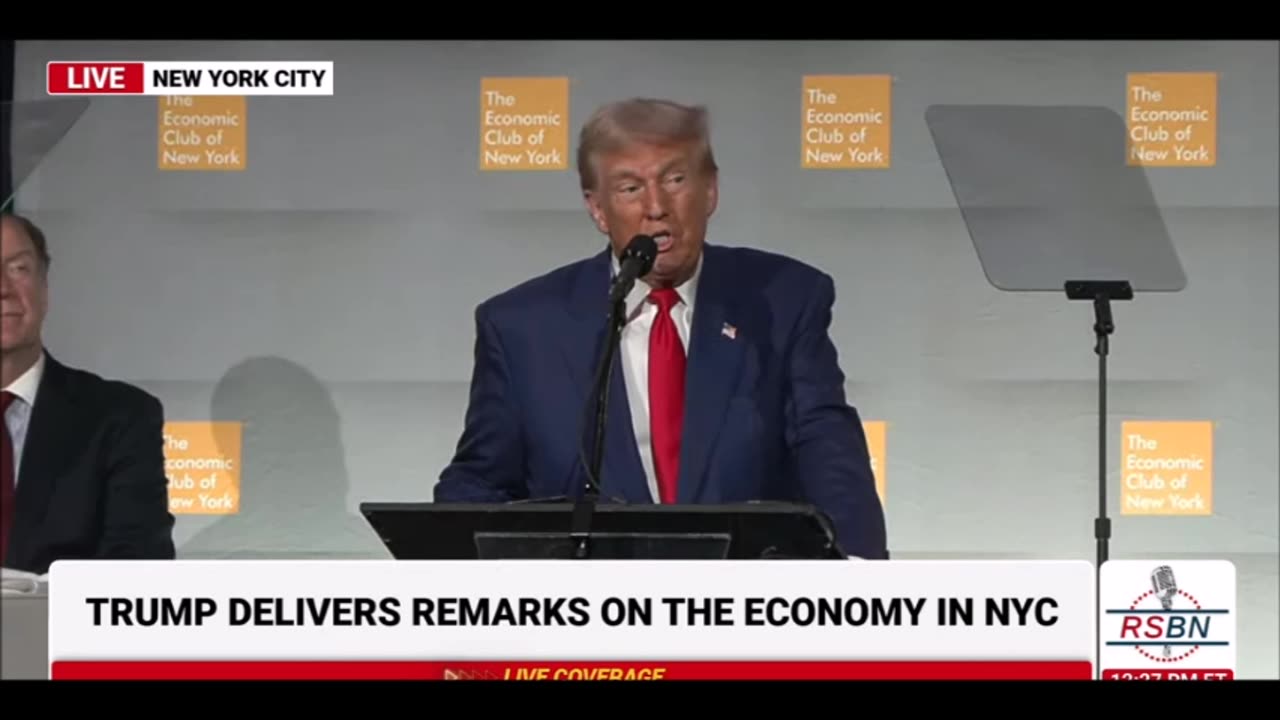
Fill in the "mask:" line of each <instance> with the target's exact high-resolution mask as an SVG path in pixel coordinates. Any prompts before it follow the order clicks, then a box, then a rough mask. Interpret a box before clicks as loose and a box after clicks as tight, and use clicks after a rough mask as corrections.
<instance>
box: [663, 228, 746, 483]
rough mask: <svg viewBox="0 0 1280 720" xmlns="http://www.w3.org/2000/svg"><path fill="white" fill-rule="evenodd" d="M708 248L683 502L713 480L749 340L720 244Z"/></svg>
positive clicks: (689, 374) (685, 440) (695, 336)
mask: <svg viewBox="0 0 1280 720" xmlns="http://www.w3.org/2000/svg"><path fill="white" fill-rule="evenodd" d="M703 253H704V255H703V262H702V270H701V272H700V276H699V279H698V296H697V299H696V301H695V305H694V309H693V327H692V329H691V332H690V343H689V362H688V368H687V370H686V378H685V405H684V407H685V410H684V413H685V414H684V431H683V435H682V438H681V443H680V476H679V490H678V497H679V501H680V502H696V501H697V499H698V498H699V497H700V495H701V493H702V490H703V488H704V486H705V484H706V482H707V473H706V469H707V462H708V459H709V458H710V457H711V452H712V450H714V449H715V444H716V441H717V439H718V437H719V433H720V428H721V427H722V426H723V425H724V418H725V412H726V410H727V408H728V404H729V398H730V396H731V395H732V393H733V389H734V387H735V386H736V385H737V382H738V373H739V370H740V368H741V364H742V357H743V351H744V348H745V346H746V342H747V340H746V338H742V337H739V336H738V335H737V330H736V327H737V326H738V323H739V322H740V320H739V319H738V318H737V317H736V316H735V315H736V310H737V306H736V304H735V303H734V302H733V300H732V294H731V291H732V287H731V286H730V285H729V283H730V282H732V277H731V276H730V274H729V272H728V270H729V269H728V268H725V267H722V266H721V264H720V263H717V262H716V257H717V254H716V248H715V247H713V246H710V245H708V246H704V248H703Z"/></svg>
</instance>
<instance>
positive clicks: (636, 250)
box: [618, 235, 658, 277]
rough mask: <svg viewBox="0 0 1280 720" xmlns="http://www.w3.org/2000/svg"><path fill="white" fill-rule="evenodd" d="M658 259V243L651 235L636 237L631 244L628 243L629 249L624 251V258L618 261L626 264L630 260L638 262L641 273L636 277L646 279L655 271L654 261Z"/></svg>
mask: <svg viewBox="0 0 1280 720" xmlns="http://www.w3.org/2000/svg"><path fill="white" fill-rule="evenodd" d="M657 257H658V241H657V240H654V239H653V236H651V235H636V236H635V237H633V238H631V242H629V243H627V247H626V248H625V249H623V251H622V256H621V257H620V258H618V259H619V260H621V261H622V262H624V263H625V262H627V261H628V260H635V261H638V262H639V264H640V272H639V273H636V277H644V276H645V275H648V274H649V271H650V270H652V269H653V261H654V260H655V259H656V258H657Z"/></svg>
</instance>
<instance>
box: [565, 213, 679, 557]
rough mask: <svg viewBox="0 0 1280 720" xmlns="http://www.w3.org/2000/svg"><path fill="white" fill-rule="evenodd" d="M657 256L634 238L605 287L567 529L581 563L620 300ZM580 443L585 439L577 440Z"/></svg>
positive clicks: (595, 494)
mask: <svg viewBox="0 0 1280 720" xmlns="http://www.w3.org/2000/svg"><path fill="white" fill-rule="evenodd" d="M657 256H658V242H657V241H656V240H654V239H653V237H652V236H650V235H636V236H635V237H633V238H631V242H629V243H627V247H626V248H624V249H623V251H622V253H621V255H619V258H618V259H619V265H621V267H620V268H619V270H618V275H617V277H615V278H614V279H613V284H612V285H611V286H610V287H609V312H608V319H609V321H608V327H607V332H605V334H604V335H603V337H601V341H602V342H603V343H604V346H603V347H602V348H600V349H599V350H598V351H597V352H598V353H599V360H598V364H597V365H596V371H595V373H594V381H593V382H592V383H591V392H590V393H589V394H588V396H587V403H586V405H585V406H584V407H583V408H582V411H583V424H584V425H585V424H586V423H587V422H588V418H589V417H590V413H591V411H592V409H593V406H594V410H595V422H594V423H592V425H593V427H594V432H593V433H592V438H591V451H590V455H589V456H588V454H587V448H586V446H585V444H582V445H579V446H578V460H579V462H581V463H582V466H583V468H582V469H583V471H584V472H585V474H586V476H587V478H586V487H585V488H583V492H582V494H581V495H580V496H579V498H578V501H577V502H576V503H574V506H573V518H572V520H571V526H570V529H569V540H570V542H571V543H572V545H573V548H572V551H573V557H574V558H575V559H580V560H585V559H587V558H589V557H591V553H592V547H591V526H592V518H593V516H594V513H595V506H596V503H597V502H599V498H600V493H601V490H602V488H603V486H604V483H603V481H602V480H601V478H600V470H601V466H602V465H603V464H604V446H605V432H606V431H607V430H608V422H607V420H608V417H609V383H610V382H611V380H612V378H613V359H614V356H615V355H616V354H617V352H618V344H619V341H620V340H621V337H622V328H623V327H624V326H625V324H626V319H627V318H626V309H625V307H624V301H625V299H626V297H627V293H629V292H631V288H632V287H634V286H635V284H636V280H637V279H638V278H641V277H644V276H645V275H646V274H648V272H649V271H650V270H652V269H653V261H654V259H655V258H657ZM581 439H582V440H583V441H584V443H585V440H586V438H585V437H584V438H581Z"/></svg>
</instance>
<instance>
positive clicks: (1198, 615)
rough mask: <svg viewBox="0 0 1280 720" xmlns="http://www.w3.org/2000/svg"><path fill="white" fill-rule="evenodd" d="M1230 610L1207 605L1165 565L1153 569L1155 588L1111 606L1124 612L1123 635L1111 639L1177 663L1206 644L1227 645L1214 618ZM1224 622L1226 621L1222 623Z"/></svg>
mask: <svg viewBox="0 0 1280 720" xmlns="http://www.w3.org/2000/svg"><path fill="white" fill-rule="evenodd" d="M1229 612H1230V611H1228V610H1226V609H1223V608H1212V607H1203V606H1201V604H1200V601H1198V600H1196V598H1195V596H1194V595H1192V594H1191V593H1189V592H1187V591H1186V590H1184V589H1182V588H1180V587H1178V583H1177V579H1176V578H1175V577H1174V574H1173V568H1172V567H1170V566H1168V565H1161V566H1159V567H1157V568H1156V569H1155V570H1152V571H1151V589H1150V590H1148V591H1146V592H1144V593H1142V594H1141V595H1139V596H1138V597H1137V598H1136V599H1135V600H1134V601H1133V603H1131V604H1130V605H1129V607H1127V608H1118V609H1108V610H1107V611H1106V613H1107V614H1108V615H1121V616H1122V617H1121V622H1120V637H1119V638H1116V639H1111V640H1108V641H1107V645H1111V646H1123V645H1128V646H1132V647H1133V649H1134V650H1136V651H1137V652H1138V653H1139V654H1140V655H1142V656H1143V657H1145V658H1147V659H1148V660H1152V661H1155V662H1162V663H1176V662H1179V661H1181V660H1186V659H1187V658H1189V657H1191V656H1192V655H1194V654H1195V653H1196V651H1197V650H1199V649H1200V648H1202V647H1225V646H1227V645H1230V641H1228V640H1223V639H1219V638H1221V637H1222V636H1223V635H1225V634H1227V633H1229V632H1230V629H1229V628H1226V629H1224V630H1223V631H1221V632H1219V633H1218V634H1217V636H1216V637H1215V634H1214V627H1215V625H1214V621H1215V619H1217V620H1219V621H1221V619H1223V617H1224V616H1225V615H1227V614H1228V613H1229ZM1218 624H1219V625H1222V624H1223V623H1222V622H1219V623H1218Z"/></svg>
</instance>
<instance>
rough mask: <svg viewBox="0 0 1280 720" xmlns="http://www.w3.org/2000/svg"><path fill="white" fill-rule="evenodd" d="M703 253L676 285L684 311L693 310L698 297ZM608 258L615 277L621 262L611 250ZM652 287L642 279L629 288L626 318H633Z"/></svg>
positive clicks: (642, 305)
mask: <svg viewBox="0 0 1280 720" xmlns="http://www.w3.org/2000/svg"><path fill="white" fill-rule="evenodd" d="M703 255H704V253H699V254H698V264H697V266H695V267H694V269H693V275H690V276H689V279H688V280H685V281H684V282H683V283H681V284H680V285H678V286H676V294H677V295H679V296H680V302H681V303H683V304H684V306H685V308H686V310H685V312H693V303H694V300H695V299H697V297H698V277H699V276H700V275H702V258H703ZM609 259H610V260H611V261H612V265H611V266H612V268H613V275H611V277H616V276H617V274H618V271H619V270H620V269H621V268H622V263H620V262H619V261H618V257H617V256H616V255H614V254H613V253H612V252H611V253H609ZM652 289H653V288H651V287H649V285H648V284H647V283H645V282H644V281H643V280H637V281H636V284H635V285H634V286H633V287H632V288H631V292H630V293H629V294H628V295H627V317H628V318H634V317H635V316H636V314H637V312H638V311H639V310H640V309H642V308H643V307H644V302H645V300H646V299H647V298H648V297H649V292H650V291H651V290H652Z"/></svg>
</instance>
